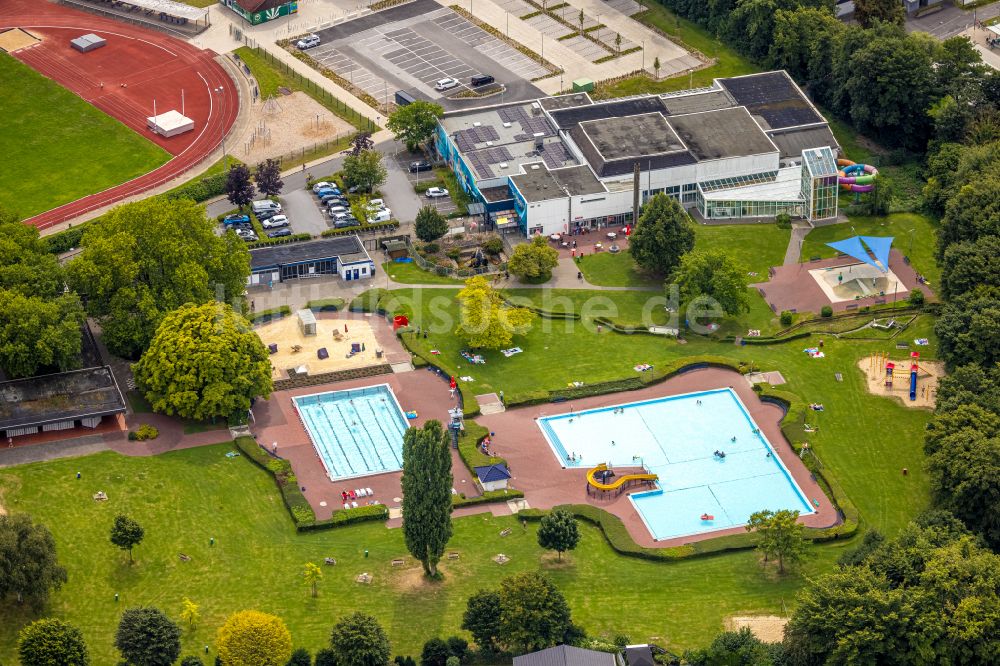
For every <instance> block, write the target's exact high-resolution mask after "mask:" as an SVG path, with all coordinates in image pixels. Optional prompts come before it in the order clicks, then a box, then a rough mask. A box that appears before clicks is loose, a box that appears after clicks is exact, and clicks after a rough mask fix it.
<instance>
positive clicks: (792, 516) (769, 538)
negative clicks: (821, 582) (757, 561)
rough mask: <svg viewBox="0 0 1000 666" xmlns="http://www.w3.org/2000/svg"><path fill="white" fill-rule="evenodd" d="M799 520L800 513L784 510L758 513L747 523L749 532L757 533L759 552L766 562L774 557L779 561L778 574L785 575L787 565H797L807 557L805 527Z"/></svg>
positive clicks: (752, 515) (751, 516)
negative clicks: (803, 536) (804, 536)
mask: <svg viewBox="0 0 1000 666" xmlns="http://www.w3.org/2000/svg"><path fill="white" fill-rule="evenodd" d="M798 519H799V512H798V511H789V510H787V509H782V510H780V511H770V510H765V511H757V512H756V513H753V514H751V515H750V520H749V521H748V522H747V532H756V533H757V539H758V541H757V550H758V551H760V552H761V553H762V554H763V555H764V561H765V562H767V561H768V560H769V559H770V558H772V557H773V558H775V559H777V560H778V573H785V565H786V564H795V563H796V562H798V561H799V560H801V559H802V558H803V557H804V556H805V552H806V542H805V539H803V538H802V534H803V530H804V527H803V526H802V525H800V524H799V522H798Z"/></svg>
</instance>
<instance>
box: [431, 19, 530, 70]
mask: <svg viewBox="0 0 1000 666" xmlns="http://www.w3.org/2000/svg"><path fill="white" fill-rule="evenodd" d="M434 22H435V23H437V24H438V25H439V26H441V27H442V28H444V29H445V30H447V31H448V32H450V33H451V34H452V35H454V36H455V37H457V38H458V39H460V40H461V41H463V42H465V43H466V44H468V45H469V46H471V47H472V48H474V49H476V50H477V51H479V52H480V53H483V54H484V55H487V56H488V57H490V58H491V59H492V60H495V61H496V62H497V63H498V64H499V65H500V66H501V67H504V68H505V69H508V70H510V71H511V72H513V73H514V74H516V75H518V76H520V77H523V78H525V79H528V80H531V79H533V78H536V77H539V76H542V75H544V74H546V73H547V70H546V69H545V68H544V67H542V66H541V65H539V64H538V63H536V62H535V61H534V60H532V59H531V58H529V57H527V56H526V55H524V54H523V53H521V52H519V51H517V50H516V49H514V48H512V47H511V46H509V45H507V44H505V43H504V42H502V41H500V40H499V39H497V38H495V37H493V36H492V35H490V34H489V33H487V32H486V31H485V30H483V29H481V28H480V27H479V26H477V25H474V24H473V23H471V22H470V21H468V20H466V19H465V18H463V17H461V16H459V15H458V14H451V15H450V16H441V17H439V18H436V19H434Z"/></svg>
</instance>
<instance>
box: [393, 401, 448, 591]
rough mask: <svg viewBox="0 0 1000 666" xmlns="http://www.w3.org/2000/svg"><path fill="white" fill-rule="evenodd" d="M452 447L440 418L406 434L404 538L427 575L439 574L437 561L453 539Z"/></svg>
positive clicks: (404, 437) (404, 438) (404, 447)
mask: <svg viewBox="0 0 1000 666" xmlns="http://www.w3.org/2000/svg"><path fill="white" fill-rule="evenodd" d="M452 483H453V478H452V475H451V448H450V446H449V444H448V433H447V432H446V431H445V430H444V428H442V427H441V422H440V421H434V420H431V421H428V422H427V423H425V424H424V427H423V428H410V429H408V430H407V431H406V432H405V433H404V434H403V480H402V485H403V515H404V516H405V518H404V519H403V538H404V539H405V540H406V549H407V550H409V551H410V554H411V555H413V557H415V558H417V559H418V560H420V563H421V564H422V565H423V567H424V574H425V575H427V576H437V575H438V569H437V563H438V562H439V561H440V559H441V556H442V555H444V549H445V546H447V545H448V540H449V539H450V538H451V533H452V526H451V511H452V504H451V487H452Z"/></svg>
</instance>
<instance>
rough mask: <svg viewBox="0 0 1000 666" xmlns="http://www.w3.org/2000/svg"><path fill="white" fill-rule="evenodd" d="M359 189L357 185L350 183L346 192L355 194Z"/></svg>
mask: <svg viewBox="0 0 1000 666" xmlns="http://www.w3.org/2000/svg"><path fill="white" fill-rule="evenodd" d="M360 191H361V188H360V187H358V186H357V185H351V186H350V187H348V188H347V193H348V194H357V193H358V192H360Z"/></svg>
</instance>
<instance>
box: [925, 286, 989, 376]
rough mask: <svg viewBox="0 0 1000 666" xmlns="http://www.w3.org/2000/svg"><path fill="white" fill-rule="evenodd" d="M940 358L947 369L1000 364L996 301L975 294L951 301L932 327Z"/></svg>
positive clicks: (986, 296)
mask: <svg viewBox="0 0 1000 666" xmlns="http://www.w3.org/2000/svg"><path fill="white" fill-rule="evenodd" d="M934 332H935V333H936V334H937V336H938V339H939V340H940V348H939V351H940V354H941V358H943V359H944V360H945V363H947V364H948V365H949V367H954V366H958V365H966V364H971V363H978V364H980V365H982V366H984V367H992V366H993V365H995V364H996V363H997V362H1000V300H997V299H996V298H993V297H991V296H989V295H986V294H983V295H978V294H976V293H975V292H973V293H969V294H966V295H964V296H961V297H959V298H956V299H954V300H953V301H952V302H951V303H948V304H947V305H945V307H944V308H943V309H942V310H941V316H940V317H938V319H937V322H935V324H934Z"/></svg>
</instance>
